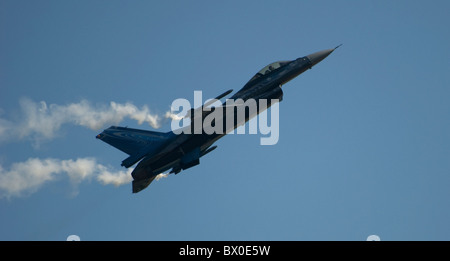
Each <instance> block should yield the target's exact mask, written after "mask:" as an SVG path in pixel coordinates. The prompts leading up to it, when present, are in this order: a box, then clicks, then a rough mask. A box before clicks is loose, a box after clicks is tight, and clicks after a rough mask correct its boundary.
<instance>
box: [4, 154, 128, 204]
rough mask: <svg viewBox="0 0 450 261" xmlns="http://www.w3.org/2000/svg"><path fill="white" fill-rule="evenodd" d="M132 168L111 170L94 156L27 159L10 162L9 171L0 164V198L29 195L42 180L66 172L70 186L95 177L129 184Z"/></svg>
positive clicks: (53, 178)
mask: <svg viewBox="0 0 450 261" xmlns="http://www.w3.org/2000/svg"><path fill="white" fill-rule="evenodd" d="M131 171H132V169H131V170H126V171H123V170H122V171H111V170H110V169H109V168H108V167H106V166H104V165H102V164H99V163H97V161H96V160H95V159H94V158H78V159H76V160H71V159H70V160H60V159H54V158H48V159H38V158H30V159H28V160H26V161H24V162H18V163H14V164H12V165H11V167H10V168H9V170H6V169H4V168H3V167H2V166H1V165H0V198H4V197H6V198H10V197H18V196H24V195H29V194H32V193H34V192H36V191H37V190H38V189H39V188H40V187H42V186H43V185H44V184H45V183H48V182H50V181H55V180H57V179H58V178H59V177H60V176H61V175H64V174H65V175H67V176H68V177H69V180H70V181H71V183H72V184H73V185H75V186H76V185H78V184H79V183H81V182H82V181H84V180H90V179H92V178H94V177H95V178H96V179H97V181H99V182H100V183H102V184H104V185H107V184H113V185H115V186H120V185H123V184H127V183H130V182H131V180H132V177H131V175H130V174H131Z"/></svg>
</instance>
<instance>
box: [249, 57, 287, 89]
mask: <svg viewBox="0 0 450 261" xmlns="http://www.w3.org/2000/svg"><path fill="white" fill-rule="evenodd" d="M289 62H291V61H278V62H274V63H271V64H269V65H267V66H266V67H264V68H262V69H261V70H260V71H259V72H257V73H256V74H255V76H253V77H252V78H251V79H250V81H248V83H249V82H252V81H254V80H256V79H258V78H259V77H261V76H263V75H266V74H269V73H271V72H273V71H275V70H277V69H278V68H280V67H282V66H283V65H285V64H287V63H289ZM248 83H247V84H248Z"/></svg>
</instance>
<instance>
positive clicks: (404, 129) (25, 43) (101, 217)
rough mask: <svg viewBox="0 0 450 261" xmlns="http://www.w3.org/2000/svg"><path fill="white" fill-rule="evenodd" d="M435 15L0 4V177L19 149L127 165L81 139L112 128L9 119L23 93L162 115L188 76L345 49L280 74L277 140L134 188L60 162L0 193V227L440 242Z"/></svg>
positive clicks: (442, 188)
mask: <svg viewBox="0 0 450 261" xmlns="http://www.w3.org/2000/svg"><path fill="white" fill-rule="evenodd" d="M449 13H450V3H449V2H448V1H431V2H430V1H225V2H224V1H213V2H212V1H158V2H157V1H5V0H3V1H1V2H0V124H3V126H1V125H0V132H1V131H2V128H3V136H4V137H3V138H2V139H0V166H1V168H0V174H1V175H2V176H1V178H0V181H1V182H3V183H4V184H6V182H11V180H12V179H13V174H14V173H13V172H14V171H13V170H14V166H17V164H20V163H25V162H27V161H28V160H29V159H36V160H41V161H42V160H46V159H53V160H59V161H64V160H65V161H68V160H71V159H72V160H75V159H80V158H89V159H95V161H96V163H97V164H101V165H102V166H106V167H107V168H108V169H109V170H111V171H120V170H124V169H123V168H121V167H120V162H121V160H123V159H124V158H125V157H126V155H125V154H124V153H122V152H120V151H118V150H116V149H115V148H113V147H110V146H108V145H107V144H105V143H103V142H101V141H99V140H96V139H95V135H97V134H98V133H99V132H100V131H101V130H102V129H103V128H107V127H109V125H110V124H105V125H104V126H101V128H99V129H92V128H87V127H86V126H82V124H78V123H76V122H75V123H74V122H65V123H64V124H62V125H61V126H54V127H55V128H56V129H55V130H54V132H52V133H51V137H50V136H49V137H46V138H42V137H41V136H40V135H38V134H36V133H34V134H33V133H31V134H30V133H26V132H24V130H25V129H26V126H28V125H24V124H27V120H29V118H27V117H25V115H27V114H26V108H28V107H26V104H28V105H30V104H34V105H35V107H36V106H37V107H36V108H38V109H41V110H42V109H43V107H39V106H41V105H40V104H41V103H40V102H41V101H44V102H45V104H46V105H47V106H48V109H55V108H56V107H58V106H59V108H61V107H64V106H67V105H69V104H79V103H80V102H81V101H85V102H88V103H89V104H90V106H91V107H92V108H96V109H99V108H103V109H105V108H108V107H109V106H110V102H112V101H113V102H115V103H117V104H126V103H129V104H133V105H134V106H136V107H137V108H144V107H143V106H146V108H148V109H149V111H150V112H151V113H153V114H157V115H161V116H162V115H164V113H165V112H166V111H167V110H169V108H170V104H171V103H172V101H173V100H174V99H176V98H187V99H190V100H192V99H193V91H194V90H203V95H204V98H212V97H215V96H216V95H218V94H220V93H222V92H224V91H226V90H228V89H234V90H235V91H237V90H238V89H240V88H241V87H242V86H243V85H244V84H245V83H246V82H247V81H248V79H250V78H251V77H252V76H253V74H254V73H255V72H257V71H258V70H259V69H261V68H262V67H264V66H265V65H267V64H269V63H271V62H273V61H277V60H290V59H295V58H297V57H301V56H304V55H307V54H310V53H312V52H315V51H319V50H322V49H328V48H333V47H335V46H337V45H338V44H341V43H342V44H343V46H342V47H341V48H339V49H338V50H337V51H335V52H334V53H333V54H332V55H330V56H329V57H328V58H327V59H326V60H324V61H323V62H322V63H320V64H319V65H317V66H316V67H314V68H313V70H309V71H307V72H305V73H304V74H302V75H301V76H299V77H298V78H296V79H294V80H293V81H291V82H289V83H288V84H286V85H285V86H284V87H283V91H284V100H283V102H282V103H281V104H280V139H279V142H278V144H277V145H275V146H260V145H259V139H260V136H258V135H233V136H226V137H224V138H223V139H221V140H219V142H217V145H218V148H217V149H216V150H215V151H214V152H212V153H211V154H208V155H207V156H205V157H203V158H202V159H201V164H200V165H199V166H196V167H195V168H192V169H189V170H186V171H183V172H181V173H180V174H179V175H176V176H175V175H170V176H169V177H167V178H164V179H161V180H158V181H154V182H153V183H152V184H151V185H150V187H149V188H148V189H146V190H144V191H143V192H141V193H138V194H132V193H131V184H126V185H122V186H119V187H115V186H113V185H103V184H101V183H99V182H98V181H97V179H96V177H95V176H92V177H90V178H87V179H83V180H82V181H80V182H73V180H72V181H71V180H70V178H69V177H68V175H66V174H64V173H59V174H54V175H53V176H52V179H51V180H48V181H46V182H43V183H42V184H40V185H39V186H36V187H34V188H32V189H30V190H28V191H27V190H24V191H23V193H20V194H18V195H13V196H7V195H5V194H7V192H5V189H4V190H3V191H2V194H1V195H2V197H1V198H0V213H1V215H0V240H65V239H66V238H67V236H68V235H72V234H76V235H78V236H80V238H81V240H365V239H366V238H367V236H369V235H372V234H376V235H379V236H380V238H381V239H382V240H450V223H449V220H450V204H449V202H450V201H449V200H450V189H449V188H450V117H449V116H450V102H449V97H450V74H449V72H450V70H449V69H450V59H449V58H450V48H449V46H450V31H449V30H448V25H450V17H449V15H448V14H449ZM51 104H53V105H51ZM38 105H39V106H38ZM55 106H56V107H55ZM35 124H38V123H35ZM118 124H119V125H121V126H125V125H128V126H129V127H134V128H142V129H148V130H154V129H153V128H152V127H150V126H149V125H148V124H147V123H143V124H141V125H139V124H138V122H137V121H136V120H133V119H130V118H127V117H125V118H124V119H123V120H122V121H121V122H120V123H118ZM11 125H12V126H15V127H17V128H16V129H15V130H14V129H11V128H9V126H11ZM5 126H8V127H5ZM24 126H25V127H24ZM169 128H170V123H169V122H167V121H162V127H161V128H160V129H158V130H160V131H168V130H169ZM6 132H8V133H6ZM40 171H42V170H39V169H38V168H30V169H29V171H28V172H27V173H29V175H33V174H36V173H40ZM16 174H17V173H16ZM22 174H23V173H22ZM18 175H19V174H18ZM74 183H75V184H74ZM8 184H9V183H8ZM1 185H2V184H0V186H1Z"/></svg>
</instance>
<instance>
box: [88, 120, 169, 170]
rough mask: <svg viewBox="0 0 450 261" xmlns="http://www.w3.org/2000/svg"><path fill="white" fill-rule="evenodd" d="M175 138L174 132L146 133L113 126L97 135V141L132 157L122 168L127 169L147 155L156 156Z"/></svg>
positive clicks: (127, 159)
mask: <svg viewBox="0 0 450 261" xmlns="http://www.w3.org/2000/svg"><path fill="white" fill-rule="evenodd" d="M174 137H175V134H174V133H173V132H157V131H146V130H139V129H131V128H124V127H116V126H111V127H109V128H108V129H106V130H104V131H103V132H102V133H100V134H99V135H97V139H100V140H102V141H104V142H106V143H108V144H109V145H111V146H113V147H115V148H117V149H119V150H121V151H123V152H125V153H127V154H128V155H130V157H128V158H126V159H125V160H123V161H122V166H124V167H126V168H128V167H131V166H133V165H134V164H135V163H136V162H138V161H139V160H141V159H142V158H143V157H144V156H146V155H149V154H156V153H157V152H158V150H159V149H160V148H161V147H162V146H163V145H165V144H166V143H168V142H169V141H171V140H172V139H173V138H174Z"/></svg>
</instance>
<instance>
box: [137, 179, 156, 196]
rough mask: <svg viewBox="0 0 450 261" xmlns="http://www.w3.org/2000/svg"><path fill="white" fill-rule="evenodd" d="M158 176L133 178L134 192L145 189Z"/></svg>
mask: <svg viewBox="0 0 450 261" xmlns="http://www.w3.org/2000/svg"><path fill="white" fill-rule="evenodd" d="M155 178H156V176H153V177H150V178H148V179H141V180H133V193H138V192H139V191H141V190H143V189H145V188H146V187H148V185H150V183H152V181H153V180H154V179H155Z"/></svg>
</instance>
